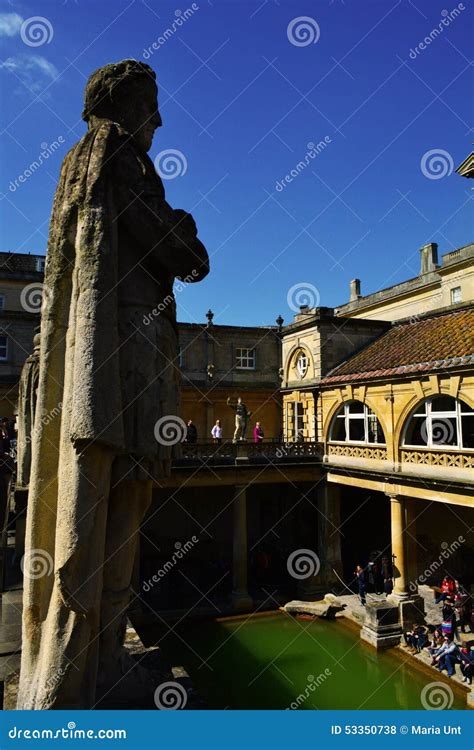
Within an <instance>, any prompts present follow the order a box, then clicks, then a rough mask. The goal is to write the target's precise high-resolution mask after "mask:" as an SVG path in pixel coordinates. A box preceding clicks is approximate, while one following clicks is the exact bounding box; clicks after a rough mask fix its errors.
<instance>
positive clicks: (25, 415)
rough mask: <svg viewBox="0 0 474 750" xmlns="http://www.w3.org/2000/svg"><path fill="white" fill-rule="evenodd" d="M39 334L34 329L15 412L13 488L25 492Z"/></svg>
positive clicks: (28, 472) (36, 379) (37, 371)
mask: <svg viewBox="0 0 474 750" xmlns="http://www.w3.org/2000/svg"><path fill="white" fill-rule="evenodd" d="M40 340H41V337H40V333H39V329H36V332H35V335H34V337H33V353H32V354H30V356H29V357H27V359H26V361H25V364H24V365H23V368H22V371H21V376H20V384H19V387H18V410H17V445H16V456H17V459H16V461H17V468H16V482H15V486H16V489H18V490H27V489H28V485H29V483H30V471H31V435H32V431H33V424H34V418H35V412H36V395H37V390H38V378H39V350H40Z"/></svg>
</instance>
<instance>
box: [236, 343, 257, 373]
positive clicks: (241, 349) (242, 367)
mask: <svg viewBox="0 0 474 750" xmlns="http://www.w3.org/2000/svg"><path fill="white" fill-rule="evenodd" d="M238 352H247V354H246V355H242V354H240V355H239V354H238ZM249 353H251V355H252V356H251V357H250V356H249ZM239 360H240V364H239ZM243 360H247V361H249V362H250V361H253V364H251V365H243V364H242V361H243ZM256 368H257V352H256V347H255V346H236V347H235V369H236V370H256Z"/></svg>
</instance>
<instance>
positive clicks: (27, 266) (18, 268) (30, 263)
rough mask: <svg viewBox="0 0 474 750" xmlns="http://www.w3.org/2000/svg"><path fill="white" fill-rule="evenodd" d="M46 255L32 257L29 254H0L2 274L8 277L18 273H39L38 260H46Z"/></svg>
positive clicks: (0, 270)
mask: <svg viewBox="0 0 474 750" xmlns="http://www.w3.org/2000/svg"><path fill="white" fill-rule="evenodd" d="M44 258H45V256H44V255H30V254H29V253H4V252H0V274H1V275H2V276H7V275H9V274H18V273H20V274H21V273H26V274H30V273H34V274H36V273H39V271H38V260H40V259H41V260H44Z"/></svg>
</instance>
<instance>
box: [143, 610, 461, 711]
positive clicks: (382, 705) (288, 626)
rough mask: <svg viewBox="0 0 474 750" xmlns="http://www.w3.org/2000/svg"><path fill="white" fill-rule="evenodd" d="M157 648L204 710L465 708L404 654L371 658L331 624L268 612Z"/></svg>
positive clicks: (172, 636)
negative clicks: (188, 682) (179, 670)
mask: <svg viewBox="0 0 474 750" xmlns="http://www.w3.org/2000/svg"><path fill="white" fill-rule="evenodd" d="M155 636H156V633H155ZM158 642H159V645H160V646H161V647H162V648H163V651H164V652H165V654H166V655H167V657H169V658H170V660H171V661H172V662H173V663H174V664H181V665H183V666H184V668H185V669H186V670H187V671H188V673H189V675H190V677H191V679H192V681H193V683H194V685H195V687H196V689H197V690H198V692H199V693H200V695H201V696H202V697H203V698H204V700H205V701H206V703H207V707H208V708H216V709H225V708H230V709H284V708H289V707H291V708H295V707H297V708H299V709H309V710H311V709H312V710H314V709H421V708H425V707H426V705H423V703H422V697H423V696H424V701H425V703H426V702H428V705H430V703H429V701H430V700H434V701H437V700H439V699H440V698H441V700H442V705H443V706H444V707H445V708H448V707H449V704H451V705H450V707H451V708H453V709H462V708H465V707H466V701H465V699H464V697H463V696H462V695H460V694H459V693H458V692H456V690H455V689H454V690H451V688H450V685H448V684H446V685H442V686H441V688H438V689H437V688H436V687H435V688H432V687H428V686H430V685H431V683H433V682H437V681H439V678H438V676H437V674H436V672H433V675H432V676H430V675H428V674H424V673H423V672H420V671H419V670H418V669H417V668H415V667H413V666H411V664H410V656H409V654H405V653H403V654H402V658H400V656H399V655H396V654H394V653H390V652H385V653H378V654H377V653H376V652H375V651H374V650H373V649H372V648H371V647H370V646H368V645H367V644H365V643H364V642H363V641H361V640H360V639H359V634H358V632H357V630H355V629H353V628H352V627H349V626H348V625H346V624H344V623H342V622H340V621H338V620H337V621H325V620H315V621H301V620H295V619H293V618H291V617H289V616H288V615H285V614H282V613H275V614H271V615H268V616H253V617H242V618H238V619H231V620H224V621H220V622H219V621H214V622H205V623H198V622H195V623H192V624H189V623H188V624H186V625H184V624H183V625H178V626H177V627H176V628H175V631H174V633H173V632H170V633H168V634H166V635H165V634H161V635H160V636H159V641H158ZM399 653H400V652H399ZM311 685H313V687H311ZM436 690H438V692H437V694H436V693H433V691H436ZM430 696H431V698H430ZM438 705H439V704H438Z"/></svg>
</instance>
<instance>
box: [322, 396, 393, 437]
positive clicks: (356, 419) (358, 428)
mask: <svg viewBox="0 0 474 750" xmlns="http://www.w3.org/2000/svg"><path fill="white" fill-rule="evenodd" d="M329 439H330V440H333V441H335V442H341V443H366V444H368V445H380V444H385V435H384V434H383V430H382V425H381V424H380V422H379V420H378V419H377V417H376V415H375V414H374V412H373V411H372V409H370V408H369V407H368V406H367V404H363V403H362V401H349V402H347V403H345V404H343V405H342V406H341V407H340V409H339V411H338V412H337V414H336V416H335V417H334V419H333V421H332V425H331V430H330V437H329Z"/></svg>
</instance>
